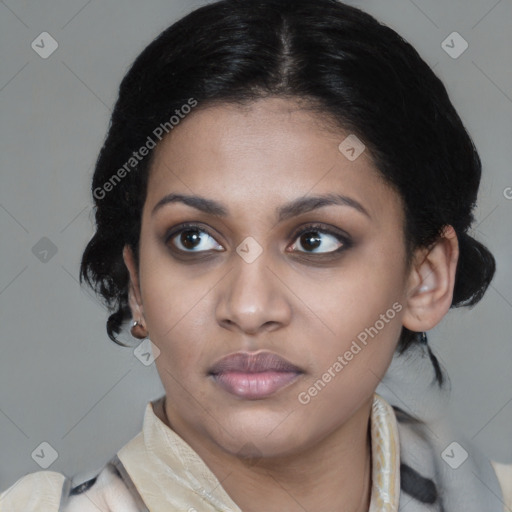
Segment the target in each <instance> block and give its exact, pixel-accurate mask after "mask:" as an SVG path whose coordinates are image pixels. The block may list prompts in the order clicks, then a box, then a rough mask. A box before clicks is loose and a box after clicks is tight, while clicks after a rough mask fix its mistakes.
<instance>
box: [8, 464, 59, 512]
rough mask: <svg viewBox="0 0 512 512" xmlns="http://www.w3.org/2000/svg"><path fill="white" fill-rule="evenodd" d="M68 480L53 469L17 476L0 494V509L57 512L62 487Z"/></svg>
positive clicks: (14, 511) (13, 511)
mask: <svg viewBox="0 0 512 512" xmlns="http://www.w3.org/2000/svg"><path fill="white" fill-rule="evenodd" d="M66 481H68V482H69V480H68V479H67V478H66V476H65V475H63V474H61V473H57V472H55V471H38V472H35V473H29V474H28V475H25V476H22V477H21V478H19V479H18V480H17V481H16V482H15V483H14V484H13V485H11V486H10V487H9V488H8V489H7V490H5V491H4V492H2V493H1V494H0V510H9V511H12V512H17V511H20V512H21V511H27V512H29V511H31V510H34V511H35V510H44V511H45V512H53V511H55V512H57V511H58V510H59V506H60V499H61V495H62V489H63V487H64V486H65V484H66Z"/></svg>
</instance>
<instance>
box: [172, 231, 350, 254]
mask: <svg viewBox="0 0 512 512" xmlns="http://www.w3.org/2000/svg"><path fill="white" fill-rule="evenodd" d="M187 230H190V231H199V232H201V233H206V234H207V235H208V236H209V237H211V238H212V239H213V240H215V241H216V242H217V240H216V239H215V237H214V236H213V235H211V234H210V233H209V232H208V230H207V229H205V228H204V227H203V226H202V225H200V224H195V223H184V224H180V225H179V226H176V227H174V228H172V229H171V230H170V231H169V232H167V233H166V235H165V237H164V239H165V244H166V245H167V246H169V242H171V241H172V239H173V238H175V237H176V236H177V235H180V234H181V233H183V232H184V231H187ZM305 233H320V234H325V235H330V236H332V237H334V238H335V239H337V240H338V242H340V243H341V244H342V245H341V247H339V248H338V249H336V250H334V251H329V252H324V253H315V252H312V251H293V252H298V253H299V254H302V255H313V256H315V257H316V258H322V257H324V258H328V257H332V256H333V255H338V254H340V253H342V252H344V251H345V250H347V249H349V248H350V247H352V240H351V239H350V237H349V236H348V235H346V234H345V235H342V234H341V233H338V232H335V231H333V230H331V229H329V228H326V227H325V226H324V225H322V224H315V223H313V224H309V225H307V226H306V227H303V228H299V229H297V230H296V231H294V233H293V235H292V236H291V238H292V240H293V241H294V244H293V245H295V240H297V239H298V238H299V237H300V236H302V235H303V234H305ZM217 243H218V242H217ZM219 245H220V244H219ZM170 249H171V250H173V251H175V252H178V253H179V254H180V255H183V254H184V255H194V254H195V255H197V254H200V253H201V252H207V251H184V250H182V249H179V248H178V247H176V246H173V247H172V248H171V247H170ZM212 251H213V252H222V251H216V250H214V249H213V250H212Z"/></svg>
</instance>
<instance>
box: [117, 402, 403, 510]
mask: <svg viewBox="0 0 512 512" xmlns="http://www.w3.org/2000/svg"><path fill="white" fill-rule="evenodd" d="M163 399H164V397H161V398H159V399H158V400H155V401H153V402H149V403H148V404H147V406H146V411H145V415H144V424H143V429H142V432H140V433H139V434H138V435H137V436H135V437H134V438H133V439H132V440H131V441H129V442H128V443H127V444H126V445H125V446H124V447H123V448H121V450H119V452H118V454H117V455H118V457H119V459H120V460H121V462H122V463H123V465H124V467H125V468H126V470H127V472H128V474H129V475H130V477H131V479H132V480H133V482H134V484H135V486H136V487H137V490H138V491H139V494H140V495H141V496H142V498H143V500H144V502H145V503H146V505H147V507H148V508H149V509H150V510H151V511H152V512H168V511H169V510H173V509H171V508H170V506H174V507H175V508H176V510H189V511H190V512H194V511H197V512H203V511H204V512H207V511H208V512H210V511H211V512H213V511H217V512H241V509H240V508H239V507H238V506H237V505H236V503H234V502H233V500H232V499H231V498H230V497H229V495H228V494H227V493H226V491H225V490H224V489H223V487H222V486H221V484H220V482H219V481H218V479H217V477H216V476H215V475H214V474H213V473H212V471H211V470H210V469H209V468H208V466H206V464H205V463H204V462H203V460H202V459H201V458H200V457H199V455H198V454H197V453H196V452H195V451H194V450H193V449H192V448H191V447H190V446H189V445H188V444H187V443H186V442H185V441H184V440H183V439H182V438H181V437H180V436H179V435H178V434H176V433H175V432H174V431H173V430H172V429H170V428H169V427H168V426H167V425H166V424H165V423H164V422H163V421H162V420H161V419H160V418H159V417H158V416H157V415H156V414H155V411H154V408H155V409H157V410H158V408H159V407H160V408H161V406H162V402H163ZM371 444H372V491H371V503H370V509H369V512H397V510H398V499H399V495H400V460H399V440H398V429H397V424H396V417H395V414H394V411H393V409H392V407H391V406H390V405H389V404H388V403H387V402H386V401H385V400H384V399H383V398H382V397H381V396H379V395H378V394H376V393H375V395H374V400H373V404H372V411H371Z"/></svg>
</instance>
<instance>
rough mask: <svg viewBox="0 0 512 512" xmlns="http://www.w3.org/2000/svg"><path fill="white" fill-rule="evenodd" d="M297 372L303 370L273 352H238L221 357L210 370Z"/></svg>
mask: <svg viewBox="0 0 512 512" xmlns="http://www.w3.org/2000/svg"><path fill="white" fill-rule="evenodd" d="M268 371H274V372H295V373H302V370H301V369H300V368H298V367H297V366H295V365H294V364H292V363H290V361H287V360H286V359H284V358H283V357H281V356H278V355H277V354H274V353H272V352H258V353H257V354H251V353H248V352H236V353H234V354H229V355H227V356H225V357H222V358H221V359H219V360H218V361H217V362H216V363H215V364H214V365H213V366H212V367H211V368H210V370H209V373H210V374H213V375H217V374H220V373H226V372H242V373H259V372H268Z"/></svg>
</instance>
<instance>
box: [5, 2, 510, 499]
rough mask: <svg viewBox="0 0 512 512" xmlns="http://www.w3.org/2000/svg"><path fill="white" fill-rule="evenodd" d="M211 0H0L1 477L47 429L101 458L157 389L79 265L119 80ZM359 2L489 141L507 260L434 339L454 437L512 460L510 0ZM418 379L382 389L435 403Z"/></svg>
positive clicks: (486, 151)
mask: <svg viewBox="0 0 512 512" xmlns="http://www.w3.org/2000/svg"><path fill="white" fill-rule="evenodd" d="M203 3H205V2H200V1H190V0H188V1H184V0H180V1H178V0H151V1H145V2H142V1H139V2H137V1H134V0H130V1H126V0H124V1H122V2H121V1H118V0H116V1H114V0H110V1H104V2H100V1H98V0H90V1H87V0H67V1H64V0H47V1H45V2H29V1H23V0H5V1H2V2H0V42H1V46H0V48H1V49H0V59H1V67H0V109H1V127H0V130H1V136H0V158H1V167H0V168H1V173H2V174H1V189H0V230H1V240H2V258H1V261H0V315H1V317H0V328H1V350H0V461H1V462H0V490H4V489H5V488H7V487H8V486H9V485H11V484H12V483H13V482H14V481H15V480H16V479H17V478H19V477H20V476H22V475H24V474H26V473H29V472H34V471H39V470H41V467H40V466H38V465H37V464H36V462H35V461H34V460H33V458H32V456H31V454H32V453H33V452H34V450H35V449H36V448H37V447H38V446H39V445H40V443H41V442H43V441H46V442H48V443H50V445H51V446H52V447H53V448H54V449H55V450H56V452H57V453H58V458H57V459H56V460H55V462H53V464H52V465H51V466H50V467H49V468H48V469H49V470H52V471H59V472H62V473H65V474H66V475H68V476H72V475H75V474H79V475H80V477H79V479H78V480H80V478H82V479H83V478H85V477H86V476H87V474H92V473H94V472H95V471H96V469H99V468H100V467H101V466H102V465H103V464H104V463H105V462H106V461H107V460H108V459H109V458H110V457H111V456H112V455H113V454H114V453H115V452H116V451H117V450H118V449H119V448H120V447H121V446H122V445H123V444H124V443H125V442H127V441H128V440H129V439H131V438H132V437H133V436H134V435H135V434H136V433H137V432H139V430H140V428H141V426H142V418H143V413H144V409H145V406H146V403H147V402H148V401H149V400H152V399H154V398H156V397H158V396H160V395H162V394H163V388H162V385H161V383H160V381H159V378H158V374H157V372H156V369H155V367H154V364H152V365H151V366H147V367H146V366H144V365H143V364H142V363H141V362H140V361H139V360H138V359H136V358H135V357H134V354H133V350H132V349H129V348H122V347H119V346H117V345H115V344H114V343H113V342H111V341H110V340H109V339H108V337H107V335H106V332H105V328H104V322H105V320H106V311H105V310H104V309H103V308H102V306H101V305H100V303H99V301H98V300H97V299H96V298H95V297H94V296H93V295H92V293H91V292H90V291H89V290H87V289H84V288H80V287H79V284H78V265H79V261H80V256H81V252H82V250H83V248H84V247H85V244H86V243H87V241H88V240H89V238H90V237H91V235H92V233H93V224H92V216H91V207H92V201H91V198H90V195H89V186H90V179H91V176H92V170H93V166H94V163H95V159H96V156H97V153H98V151H99V149H100V146H101V144H102V141H103V138H104V136H105V133H106V130H107V126H108V121H109V115H110V112H111V108H112V106H113V103H114V101H115V99H116V94H117V88H118V85H119V82H120V80H121V79H122V77H123V75H124V74H125V72H126V71H127V68H128V66H129V65H130V63H131V62H132V61H133V59H134V58H135V57H136V56H137V54H138V53H139V52H140V51H141V50H142V49H143V48H144V47H145V46H146V45H147V44H148V43H149V42H150V41H151V40H152V39H153V38H154V37H155V36H156V35H157V34H158V33H159V32H160V31H161V30H163V29H164V28H166V27H167V26H168V25H169V24H171V23H172V22H173V21H174V20H175V19H177V18H179V17H181V16H182V15H183V14H185V13H186V12H188V11H189V10H192V9H193V8H194V7H196V6H199V5H201V4H203ZM349 3H352V4H353V5H356V6H358V7H361V8H363V9H364V10H366V11H368V12H370V13H371V14H374V15H375V16H376V17H377V18H378V19H380V20H381V21H383V22H385V23H386V24H388V25H390V26H391V27H392V28H394V29H395V30H397V31H398V32H399V33H400V34H401V35H402V36H404V37H405V38H406V39H407V40H408V41H409V42H411V43H412V44H413V45H414V46H415V47H416V48H417V49H418V51H419V52H420V54H421V55H422V56H423V58H424V59H425V60H426V61H427V62H428V63H429V64H430V65H431V66H433V67H434V70H435V72H436V73H437V74H438V76H440V78H441V79H442V80H443V81H444V83H445V84H446V86H447V88H448V91H449V93H450V96H451V98H452V101H453V102H454V104H455V107H456V108H457V109H458V111H459V113H460V115H461V117H462V119H463V121H464V123H465V125H466V127H467V128H468V130H469V131H470V133H471V134H472V136H473V138H474V141H475V143H476V146H477V148H478V150H479V152H480V155H481V158H482V161H483V165H484V177H483V182H482V186H481V191H480V203H479V208H478V211H477V223H476V226H475V229H474V234H475V236H476V237H477V238H478V239H479V240H481V241H482V242H483V243H484V244H486V245H487V246H488V247H489V248H490V249H491V251H492V252H493V253H494V255H495V257H496V259H497V262H498V272H497V275H496V278H495V279H494V281H493V284H492V285H491V287H490V289H489V290H488V292H487V294H486V296H485V297H484V299H483V300H482V302H481V303H480V304H478V305H477V306H476V307H475V308H474V309H472V310H456V311H452V312H450V313H449V314H448V316H447V317H446V318H445V319H444V320H443V322H442V323H441V325H440V326H439V327H437V328H436V329H434V330H433V331H432V332H431V335H430V340H431V344H432V346H433V347H434V349H435V350H436V352H437V354H438V355H439V357H440V359H441V361H442V363H443V365H444V366H445V368H446V370H447V372H448V374H449V375H450V378H451V382H452V388H453V389H452V393H451V397H448V398H446V408H445V409H443V411H444V412H443V414H446V416H447V418H448V419H449V421H450V422H451V423H452V424H453V425H454V428H455V431H456V432H459V434H458V435H459V436H460V439H463V438H465V439H468V440H470V442H471V443H473V444H474V445H475V446H477V447H478V448H479V449H481V450H482V451H483V452H484V453H485V454H486V455H487V456H489V457H491V458H493V459H495V460H498V461H501V462H512V435H511V430H512V429H511V425H512V370H511V361H512V343H511V339H510V331H511V327H512V321H511V318H512V287H511V284H512V265H511V264H510V261H511V253H512V222H511V220H512V199H507V197H505V196H506V191H507V190H510V189H507V187H512V174H511V172H510V164H511V162H512V144H511V141H512V121H511V119H512V71H511V63H512V31H511V30H510V27H511V24H512V3H511V1H510V0H500V1H497V0H471V1H469V0H455V1H454V0H452V1H450V2H445V1H443V0H425V1H421V2H420V0H415V1H414V2H413V1H412V0H387V1H386V2H382V1H378V0H368V1H360V2H349ZM43 31H47V32H49V33H50V34H51V35H52V36H53V37H54V38H55V39H56V40H57V42H58V44H59V47H58V49H57V50H56V51H55V53H53V54H52V55H51V56H50V57H49V58H47V59H43V58H41V57H40V56H39V55H38V54H37V53H36V52H35V51H34V50H33V49H32V48H31V43H32V41H33V40H35V39H36V37H37V36H38V35H39V34H40V33H41V32H43ZM453 31H457V32H459V33H460V34H461V35H462V37H463V38H464V39H465V40H466V41H467V42H468V44H469V47H468V49H467V50H466V51H465V52H464V53H463V54H462V55H460V56H459V57H458V58H456V59H454V58H452V57H450V56H449V55H448V54H447V53H446V52H445V51H444V50H443V48H442V47H441V43H442V41H443V40H445V39H446V38H447V36H448V35H449V34H451V33H452V32H453ZM509 197H512V190H510V194H509ZM42 237H47V238H48V239H49V240H51V242H52V243H53V244H54V245H55V247H56V248H57V252H56V254H54V255H52V253H51V252H50V253H48V255H47V256H46V259H47V261H46V262H44V261H41V260H40V259H39V258H38V257H36V255H35V254H34V252H33V250H32V248H33V247H34V246H35V245H36V244H37V243H38V242H39V241H40V239H41V238H42ZM39 243H40V244H41V243H42V244H43V245H44V244H45V243H46V244H47V243H48V242H45V241H43V242H39ZM36 247H39V246H36ZM36 252H37V251H36ZM39 257H40V258H41V257H42V256H41V253H40V254H39ZM427 368H429V366H428V363H425V364H424V372H423V373H424V374H425V375H429V374H428V370H427ZM392 371H394V370H393V367H392V370H391V372H392ZM420 374H421V372H419V373H418V374H417V375H420ZM420 380H421V379H420V378H419V377H418V379H417V382H416V383H414V382H413V383H412V385H407V386H403V385H402V386H400V385H397V384H393V379H392V378H391V380H390V382H388V384H386V385H385V386H384V389H382V392H383V394H384V395H385V396H389V397H391V398H393V397H394V398H395V401H396V402H397V403H398V404H399V405H401V407H402V408H405V409H406V410H409V411H411V412H413V413H425V414H426V415H428V414H427V412H426V408H427V405H426V404H427V402H428V400H426V399H425V400H423V397H424V396H426V395H423V394H420V395H419V396H420V399H419V400H418V394H416V395H415V393H417V391H418V389H421V386H423V385H424V383H423V384H421V383H420ZM427 380H428V379H427ZM414 384H417V388H418V389H416V388H415V387H414ZM393 386H394V387H393ZM457 439H458V437H454V438H453V439H452V440H457ZM466 446H469V445H466ZM469 451H470V450H469Z"/></svg>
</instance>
